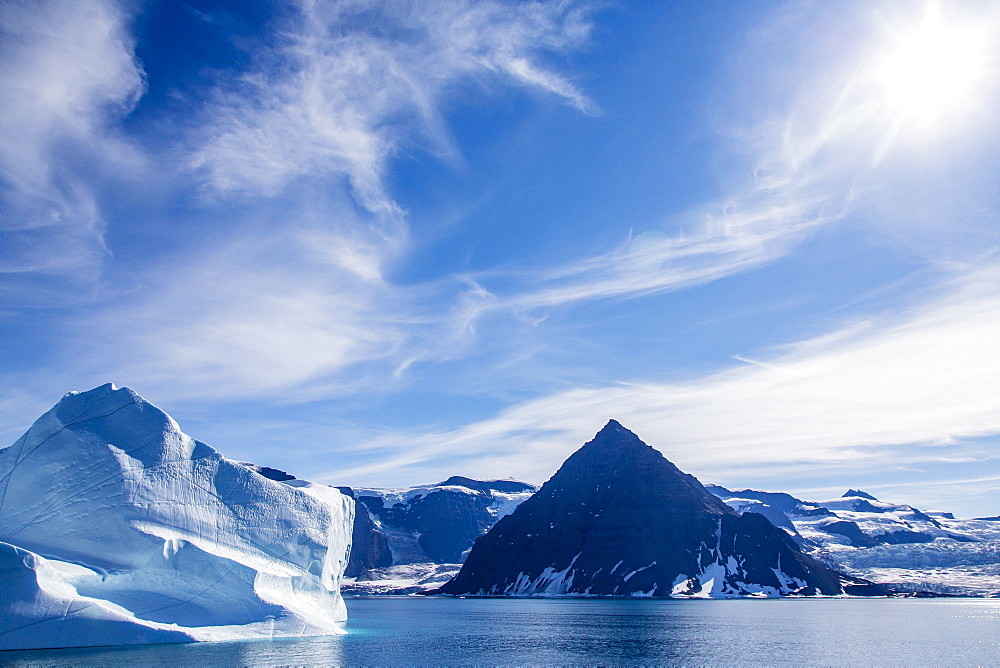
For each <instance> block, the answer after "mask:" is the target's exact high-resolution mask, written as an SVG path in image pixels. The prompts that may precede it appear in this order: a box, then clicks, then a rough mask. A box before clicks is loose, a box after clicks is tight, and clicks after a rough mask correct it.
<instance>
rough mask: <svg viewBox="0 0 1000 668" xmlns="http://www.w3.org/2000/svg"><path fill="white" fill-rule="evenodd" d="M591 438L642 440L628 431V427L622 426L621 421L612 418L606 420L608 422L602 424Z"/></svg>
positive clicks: (595, 439) (596, 439) (597, 439)
mask: <svg viewBox="0 0 1000 668" xmlns="http://www.w3.org/2000/svg"><path fill="white" fill-rule="evenodd" d="M593 440H594V441H608V440H614V441H621V440H630V441H638V442H639V443H642V441H641V440H640V439H639V437H638V436H636V435H635V433H634V432H632V431H630V430H629V429H626V428H625V427H623V426H622V423H621V422H619V421H618V420H614V419H612V420H608V423H607V424H606V425H604V427H602V428H601V430H600V431H599V432H597V434H596V435H595V436H594V438H593Z"/></svg>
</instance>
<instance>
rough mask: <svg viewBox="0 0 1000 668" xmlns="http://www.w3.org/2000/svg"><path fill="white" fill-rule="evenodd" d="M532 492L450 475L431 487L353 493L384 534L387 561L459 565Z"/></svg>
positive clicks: (357, 489) (506, 483)
mask: <svg viewBox="0 0 1000 668" xmlns="http://www.w3.org/2000/svg"><path fill="white" fill-rule="evenodd" d="M536 489H537V488H536V487H535V486H533V485H529V484H528V483H524V482H518V481H516V480H472V479H471V478H464V477H462V476H452V477H451V478H448V479H447V480H445V481H444V482H440V483H437V484H435V485H422V486H418V487H407V488H404V489H382V488H363V487H354V488H353V491H354V496H355V498H356V499H357V500H358V501H359V502H361V503H363V504H364V505H365V507H366V508H367V509H368V511H369V512H370V514H371V516H372V518H373V519H374V521H375V522H376V524H377V526H378V527H379V529H380V530H381V531H382V533H383V535H385V537H386V540H387V541H388V544H389V550H390V552H391V553H392V563H393V564H394V565H399V564H414V563H424V562H431V563H438V564H457V563H461V562H462V561H464V560H465V555H466V554H467V553H468V551H469V550H470V549H471V548H472V543H473V542H474V541H475V540H476V538H478V537H479V536H481V535H483V534H484V533H486V532H487V531H488V530H489V529H490V527H492V526H493V525H494V524H496V522H497V520H499V519H500V518H501V517H504V516H505V515H507V514H509V513H510V512H511V511H512V510H513V509H514V508H516V507H517V505H518V504H519V503H521V502H522V501H524V500H525V499H527V498H528V497H530V496H531V495H532V494H534V493H535V491H536Z"/></svg>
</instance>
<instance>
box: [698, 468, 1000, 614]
mask: <svg viewBox="0 0 1000 668" xmlns="http://www.w3.org/2000/svg"><path fill="white" fill-rule="evenodd" d="M707 489H708V490H709V491H711V492H712V493H713V494H715V495H716V496H718V497H719V498H720V499H722V500H723V501H725V502H726V504H728V505H729V506H730V507H732V508H733V509H734V510H736V511H737V512H740V513H743V512H747V511H750V512H754V513H760V514H763V515H765V516H767V517H768V519H770V520H771V521H772V522H773V523H774V524H775V525H776V526H779V527H781V528H783V529H784V530H785V531H786V532H787V533H788V534H789V535H790V536H791V537H793V538H794V539H795V540H796V541H797V542H798V543H799V544H800V545H801V546H802V549H803V550H804V551H805V552H806V553H808V554H810V555H812V556H814V557H816V558H817V559H820V560H821V561H823V562H824V563H826V564H829V565H831V566H833V567H834V568H837V569H838V570H842V571H844V572H847V573H851V574H853V575H856V576H859V577H863V578H867V579H869V580H873V581H875V582H880V583H884V584H887V585H889V586H890V587H891V588H893V589H895V590H897V591H928V592H936V593H943V594H960V595H972V596H995V595H1000V521H996V520H990V519H956V518H955V517H954V516H953V515H952V514H951V513H946V512H939V511H938V512H935V511H921V510H918V509H916V508H914V507H913V506H909V505H901V504H894V503H887V502H884V501H880V500H879V499H876V498H875V497H874V496H872V495H871V494H868V493H866V492H863V491H859V490H853V489H852V490H848V491H847V493H845V494H844V496H843V497H841V498H837V499H830V500H827V501H802V500H800V499H797V498H795V497H793V496H791V495H789V494H784V493H779V492H760V491H755V490H748V489H742V490H728V489H726V488H724V487H720V486H718V485H709V486H708V487H707Z"/></svg>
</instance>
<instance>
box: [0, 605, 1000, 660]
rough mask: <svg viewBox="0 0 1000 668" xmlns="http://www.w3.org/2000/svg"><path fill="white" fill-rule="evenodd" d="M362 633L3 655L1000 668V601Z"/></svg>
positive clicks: (610, 608) (478, 621)
mask: <svg viewBox="0 0 1000 668" xmlns="http://www.w3.org/2000/svg"><path fill="white" fill-rule="evenodd" d="M348 609H349V614H350V620H349V622H348V624H347V630H348V634H347V635H344V636H336V637H326V638H296V639H281V640H254V641H244V642H227V643H197V644H186V645H154V646H144V647H118V648H92V649H67V650H46V651H30V652H0V664H3V665H12V666H59V665H67V666H68V665H73V666H98V665H99V666H136V665H140V666H161V665H163V666H166V665H170V666H279V665H281V666H286V665H310V666H313V665H315V666H324V665H348V666H353V665H358V666H360V665H369V666H370V665H382V666H385V665H406V666H416V665H421V666H423V665H426V666H440V665H595V664H603V665H726V666H730V665H836V666H845V665H850V666H871V665H891V666H942V665H949V666H953V665H969V666H974V665H1000V599H870V600H865V599H814V600H809V599H805V600H803V599H776V600H713V601H674V600H609V599H450V598H423V597H413V598H368V599H354V600H349V601H348Z"/></svg>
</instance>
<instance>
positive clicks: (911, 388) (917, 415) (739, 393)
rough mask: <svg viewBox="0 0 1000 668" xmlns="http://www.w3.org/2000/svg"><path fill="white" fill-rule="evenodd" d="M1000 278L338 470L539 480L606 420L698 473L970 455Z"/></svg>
mask: <svg viewBox="0 0 1000 668" xmlns="http://www.w3.org/2000/svg"><path fill="white" fill-rule="evenodd" d="M998 285H1000V271H998V270H997V269H996V268H989V269H985V270H982V271H981V272H980V273H978V274H976V275H974V276H973V277H971V278H967V279H966V280H965V281H963V282H962V284H961V285H958V286H952V290H951V292H950V293H949V294H946V295H942V296H939V297H938V298H936V299H934V300H932V301H929V302H928V303H925V304H923V305H922V306H921V307H919V308H916V309H914V310H913V311H911V312H908V313H905V314H899V315H897V316H895V317H892V316H886V317H885V318H884V319H881V320H878V321H871V322H868V323H859V324H858V325H857V326H855V327H851V328H848V329H846V330H844V331H841V332H836V333H833V334H831V335H830V336H825V337H821V338H817V339H813V340H808V341H803V342H801V343H799V344H796V345H793V346H789V347H788V348H787V349H785V350H784V351H783V352H780V353H779V354H776V355H775V356H773V357H770V358H768V359H765V360H763V362H764V363H763V364H757V365H741V366H738V367H733V368H731V369H728V370H725V371H723V372H720V373H717V374H713V375H710V376H706V377H704V378H701V379H696V380H693V381H690V382H682V383H653V382H641V383H634V384H614V385H608V386H605V387H592V388H581V389H575V390H572V391H568V392H561V393H557V394H554V395H550V396H547V397H543V398H540V399H536V400H532V401H527V402H524V403H522V404H519V405H516V406H513V407H511V408H509V409H506V410H504V411H502V412H500V413H499V414H498V415H497V416H496V417H495V418H492V419H489V420H485V421H482V422H476V423H473V424H470V425H468V426H465V427H462V428H460V429H457V430H454V431H450V432H440V433H432V434H426V435H416V434H407V435H405V436H404V435H400V434H390V435H387V436H386V437H384V438H379V439H377V440H375V441H371V442H369V443H368V444H367V445H366V446H365V447H367V448H371V449H372V451H373V452H379V453H380V455H381V456H380V459H379V460H378V462H377V463H375V464H371V465H366V466H361V467H358V468H356V469H352V470H349V471H339V472H337V474H336V477H337V480H348V479H351V478H352V476H354V477H358V478H362V479H368V480H371V479H375V478H377V477H378V475H380V474H381V475H387V474H388V473H389V471H393V474H392V475H394V476H405V477H406V478H408V479H428V480H430V479H434V478H435V476H439V475H440V474H441V473H444V472H445V470H453V469H454V468H455V467H456V462H461V463H462V466H463V470H464V471H465V472H466V473H465V474H467V475H473V476H475V475H480V476H484V475H485V476H489V475H512V476H514V477H519V478H522V479H528V480H535V481H541V480H544V479H546V478H547V477H548V476H549V475H550V474H551V473H552V472H553V471H554V470H555V468H556V467H557V466H558V464H559V463H560V462H561V461H562V460H563V459H564V458H565V457H566V456H568V455H569V454H570V453H571V452H572V451H573V450H575V449H576V448H577V447H579V446H580V445H581V444H582V443H584V442H585V441H587V440H589V439H590V438H591V437H592V436H593V434H594V433H595V432H596V431H597V430H598V429H599V428H600V427H601V426H603V424H604V423H605V422H606V421H607V420H608V419H610V418H615V419H617V420H619V421H620V422H622V423H623V424H624V425H625V426H627V427H628V428H630V429H632V430H633V431H635V432H636V433H637V434H639V436H640V437H641V438H643V439H644V440H645V441H646V442H648V443H650V444H651V445H653V446H654V447H657V448H658V449H660V450H662V451H663V452H664V453H665V454H666V456H667V457H668V458H669V459H671V460H672V461H674V462H675V463H677V464H678V466H680V467H681V468H682V469H683V470H686V471H690V472H692V473H695V474H696V475H698V476H700V477H702V479H725V478H733V479H742V480H748V479H751V478H753V477H754V476H756V477H761V475H762V472H763V473H767V474H768V475H771V476H772V477H773V476H775V475H777V474H779V473H780V472H784V473H785V474H786V475H788V476H789V477H791V476H792V474H793V473H794V472H796V471H799V472H801V471H805V470H808V471H810V472H811V475H813V476H814V477H818V476H820V475H822V473H823V472H830V471H835V470H854V471H869V470H871V468H872V467H879V466H881V467H899V466H906V465H908V464H914V463H921V464H926V463H927V461H929V460H928V457H930V458H931V459H933V458H934V456H935V455H934V448H935V447H941V448H943V447H945V446H947V447H948V448H949V456H952V457H956V456H957V457H961V456H962V447H961V443H962V441H963V440H964V439H973V438H976V437H981V436H985V435H992V434H997V433H1000V290H998V287H997V286H998ZM966 454H968V453H966ZM970 456H973V455H970ZM974 456H979V455H978V454H976V455H974ZM331 475H333V474H331Z"/></svg>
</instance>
